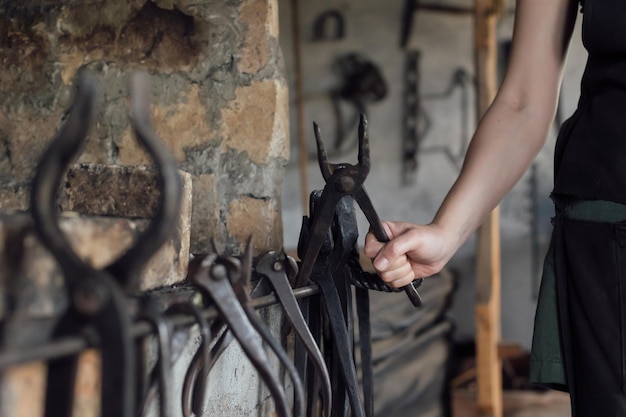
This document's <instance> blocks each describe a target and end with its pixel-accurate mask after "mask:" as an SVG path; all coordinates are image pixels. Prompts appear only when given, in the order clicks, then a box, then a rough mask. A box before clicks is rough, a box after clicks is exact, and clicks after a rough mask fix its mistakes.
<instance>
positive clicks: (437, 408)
mask: <svg viewBox="0 0 626 417" xmlns="http://www.w3.org/2000/svg"><path fill="white" fill-rule="evenodd" d="M514 12H515V0H385V1H383V0H316V1H306V0H222V1H219V0H90V1H86V0H62V1H58V0H22V1H20V2H14V1H10V0H6V1H0V22H1V24H0V62H1V65H0V256H1V259H0V417H9V416H11V417H40V416H41V417H44V416H46V417H57V416H68V417H69V416H74V417H79V416H80V417H91V416H93V417H96V416H103V417H110V416H116V417H117V416H120V417H131V416H167V417H188V416H196V417H200V416H207V417H208V416H210V417H232V416H237V417H238V416H254V417H274V416H276V417H304V416H307V417H318V416H319V417H331V415H332V417H344V416H356V417H374V416H377V417H378V416H380V417H382V416H384V417H401V416H402V417H407V416H415V417H479V416H480V417H523V416H532V417H566V416H569V415H570V405H569V397H568V395H567V394H565V393H562V392H558V391H552V390H546V389H543V388H539V387H536V386H533V385H532V384H530V382H529V380H528V372H529V370H528V367H529V357H530V353H529V352H530V346H531V340H532V330H533V318H534V314H535V305H536V302H537V294H538V289H539V283H540V278H541V268H542V263H543V257H544V254H545V252H546V250H547V245H548V243H549V242H548V241H549V238H550V233H551V230H552V226H551V224H550V218H551V216H552V215H553V208H552V203H551V201H550V199H549V193H550V190H551V186H552V170H553V161H552V150H553V147H554V139H555V137H556V133H557V131H558V128H559V126H560V124H561V123H562V121H563V120H564V119H565V118H567V117H568V116H569V115H570V114H571V113H572V111H573V110H574V108H575V106H576V100H577V98H578V92H579V85H578V83H579V79H580V74H581V73H582V70H583V66H584V63H585V59H586V52H585V50H584V48H583V46H582V44H580V41H579V39H580V36H579V35H577V33H575V34H574V35H573V39H574V40H573V41H572V45H571V46H570V52H569V55H568V57H567V65H566V68H565V72H564V74H563V84H562V89H561V94H560V100H559V107H558V110H557V115H556V119H555V122H554V129H553V130H552V131H551V132H550V136H549V137H548V140H547V141H546V145H545V148H544V149H542V151H541V152H540V153H539V156H538V157H537V158H536V160H535V162H534V163H533V164H532V167H531V169H529V170H528V172H527V173H526V174H525V175H524V176H523V178H522V180H521V181H520V182H519V183H518V184H517V185H516V186H515V188H514V189H513V190H512V191H511V192H510V193H509V194H508V195H507V196H506V198H505V199H504V200H503V201H502V203H501V205H500V206H499V207H498V209H497V210H496V211H494V213H492V215H491V216H490V217H489V219H488V220H487V222H486V223H485V225H484V226H482V228H481V233H478V234H475V236H473V237H472V238H471V239H470V240H469V241H468V242H467V243H466V244H465V245H464V246H463V247H462V248H461V249H460V250H459V252H458V254H457V255H456V256H455V257H454V258H453V259H452V261H451V262H450V263H449V264H448V266H447V267H446V268H445V269H444V270H443V271H442V272H441V273H439V274H437V275H436V276H434V277H430V278H427V279H425V280H424V281H423V282H421V281H415V282H414V283H413V284H412V285H410V286H407V287H406V288H404V289H403V290H399V291H392V290H391V288H389V287H387V286H386V285H384V283H383V282H382V280H380V278H379V277H378V276H377V275H376V274H375V273H374V270H373V268H372V266H371V262H370V261H369V259H367V258H366V257H365V256H363V254H362V252H361V250H362V247H363V237H364V236H365V234H366V233H367V231H368V230H369V229H370V228H371V229H372V230H374V231H375V232H376V230H377V229H378V228H379V227H380V225H379V223H378V222H379V219H378V218H379V217H380V218H381V219H383V220H402V221H410V222H417V223H427V222H429V221H430V220H431V219H432V217H433V216H434V214H435V212H436V210H437V208H438V207H439V204H440V203H441V201H442V199H443V198H444V197H445V194H446V193H447V191H448V189H449V187H450V186H451V185H452V183H453V181H454V180H455V178H456V176H457V175H458V173H459V170H460V167H461V164H462V162H463V156H464V153H465V150H466V148H467V145H468V142H469V141H470V139H471V135H472V132H473V129H474V128H475V126H476V121H477V120H478V118H479V117H480V115H481V114H482V112H484V110H485V109H486V107H487V106H488V104H489V102H490V100H491V99H492V98H493V95H494V93H495V90H496V88H497V85H498V83H499V81H500V79H501V76H502V74H503V72H504V70H505V69H506V64H507V54H508V52H509V47H510V41H511V34H512V27H513V17H514ZM579 20H580V19H579ZM580 30H581V28H580V22H577V24H576V27H575V32H579V31H580ZM314 123H315V126H317V129H318V130H317V131H316V130H315V129H314ZM316 136H319V138H320V139H321V141H322V143H323V145H324V149H323V151H322V150H320V149H319V147H318V146H316ZM364 185H367V187H366V188H367V193H365V192H364V191H365V187H364ZM355 201H356V202H355ZM383 234H384V231H383Z"/></svg>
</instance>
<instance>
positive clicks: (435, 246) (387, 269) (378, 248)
mask: <svg viewBox="0 0 626 417" xmlns="http://www.w3.org/2000/svg"><path fill="white" fill-rule="evenodd" d="M383 226H384V227H385V230H386V231H387V234H388V235H389V239H390V241H389V242H387V243H382V242H379V241H378V240H376V237H374V235H373V234H372V232H370V233H368V234H367V236H366V237H365V248H364V251H365V255H366V256H367V257H369V258H370V259H372V262H373V263H374V268H375V269H376V271H377V272H378V274H379V275H380V277H381V278H382V280H383V281H385V283H387V284H388V285H389V286H391V287H394V288H400V287H403V286H405V285H407V284H410V283H411V282H412V281H413V280H414V279H416V278H425V277H429V276H431V275H434V274H436V273H437V272H439V271H441V269H443V267H444V266H445V265H446V263H447V262H448V261H449V260H450V258H451V257H452V255H453V254H454V252H455V251H456V249H457V244H456V241H457V239H455V238H454V237H453V236H450V235H449V234H448V233H446V232H445V230H444V229H443V228H441V227H440V226H438V225H436V224H429V225H418V224H413V223H400V222H383Z"/></svg>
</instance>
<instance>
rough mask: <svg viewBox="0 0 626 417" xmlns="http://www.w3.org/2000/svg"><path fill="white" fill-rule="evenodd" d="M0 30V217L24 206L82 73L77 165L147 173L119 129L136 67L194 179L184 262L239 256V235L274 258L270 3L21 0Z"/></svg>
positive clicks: (279, 87)
mask: <svg viewBox="0 0 626 417" xmlns="http://www.w3.org/2000/svg"><path fill="white" fill-rule="evenodd" d="M94 9H97V10H98V13H94ZM0 19H1V20H2V22H3V23H2V25H0V60H1V62H2V65H0V208H1V209H2V211H4V212H12V211H21V210H25V209H26V208H27V207H28V188H29V183H30V180H31V178H32V176H33V170H34V167H35V165H36V162H37V159H38V157H39V155H40V153H41V152H42V150H43V149H44V148H45V146H46V144H47V143H48V141H49V140H50V139H51V138H52V136H53V135H54V133H55V132H56V131H57V129H58V128H59V127H60V125H61V123H62V121H63V118H64V115H65V114H66V111H67V110H68V108H69V104H70V101H71V98H72V94H73V89H74V83H75V80H76V78H77V77H76V76H77V74H78V73H80V72H81V71H89V72H90V73H92V74H94V75H95V76H96V77H97V78H98V79H99V80H100V82H101V84H102V93H103V94H102V99H101V104H100V111H99V114H98V116H97V119H98V121H97V124H96V125H95V127H94V128H93V130H92V132H91V133H90V135H89V138H88V143H87V146H86V148H85V150H84V152H83V154H82V156H80V158H79V160H78V162H81V163H90V164H113V165H125V166H142V165H146V164H149V160H148V158H147V155H146V154H145V153H144V152H143V150H142V149H141V148H140V147H139V146H138V145H137V143H136V141H135V139H134V137H133V135H132V132H131V130H130V125H129V122H128V106H127V104H128V92H127V86H126V82H127V75H128V73H129V72H130V71H132V70H135V69H142V70H145V71H147V72H148V73H149V74H150V76H151V89H152V95H153V108H152V114H153V118H154V124H155V127H156V130H157V132H158V134H159V135H160V136H161V138H162V139H163V141H165V142H166V143H167V144H168V145H169V147H170V148H171V150H172V152H173V154H174V155H175V156H176V158H177V159H178V161H179V162H180V167H181V169H183V170H184V171H186V172H189V173H190V174H192V176H193V192H194V195H193V197H194V203H193V213H192V217H193V219H192V231H191V234H192V236H191V251H192V252H193V253H202V252H207V251H209V250H210V240H211V238H215V240H216V241H217V242H219V244H220V246H222V248H221V249H223V250H225V251H228V252H232V253H239V252H240V251H241V249H242V244H243V243H242V242H245V239H246V238H247V237H248V235H252V236H253V239H254V244H255V248H256V249H257V252H260V251H263V250H268V249H277V248H280V247H281V246H282V224H281V217H280V208H281V200H280V191H281V187H282V178H283V173H284V166H285V164H286V163H287V160H288V158H289V146H288V109H287V106H288V102H287V100H288V94H287V87H286V83H285V80H284V76H283V73H282V68H281V65H282V63H281V58H280V57H281V54H280V50H279V47H278V42H277V36H278V10H277V5H276V2H275V1H272V0H239V1H229V2H215V1H210V0H205V1H197V0H194V1H191V0H153V1H150V0H101V1H88V2H87V1H62V2H59V1H50V0H25V1H22V2H4V3H3V4H2V5H0ZM101 186H102V188H103V191H105V190H106V184H101Z"/></svg>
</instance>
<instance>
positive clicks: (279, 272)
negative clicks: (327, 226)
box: [255, 251, 332, 417]
mask: <svg viewBox="0 0 626 417" xmlns="http://www.w3.org/2000/svg"><path fill="white" fill-rule="evenodd" d="M255 269H256V272H257V273H259V274H261V275H262V276H263V277H264V278H265V279H267V280H269V282H270V284H271V286H272V288H273V289H274V293H275V294H276V297H277V298H278V300H279V301H280V305H281V307H282V308H283V311H284V312H285V316H286V317H287V320H289V323H290V324H291V326H292V328H293V329H294V331H295V333H296V334H297V335H298V337H299V338H300V340H301V341H302V344H303V346H304V349H305V350H306V353H307V355H308V356H309V358H310V359H311V361H312V363H313V366H314V368H315V370H316V373H317V378H318V379H319V383H320V386H321V396H322V401H323V407H322V410H323V414H322V415H323V417H330V412H331V402H332V386H331V382H330V376H329V375H328V369H327V367H326V364H325V362H324V357H323V355H322V353H321V351H320V349H319V346H318V345H317V342H316V340H315V338H314V337H313V335H312V334H311V331H310V329H309V326H308V324H307V322H306V320H305V319H304V317H303V315H302V311H301V310H300V307H299V306H298V301H297V300H296V297H295V296H294V294H293V289H292V288H291V279H293V278H294V277H295V276H297V275H298V264H297V263H296V261H295V259H293V258H292V257H291V256H288V255H285V254H284V253H277V252H274V251H269V252H267V253H265V254H264V255H263V256H261V258H259V259H258V260H257V263H256V268H255ZM309 395H310V396H312V395H315V396H316V395H317V393H310V394H309ZM308 400H309V401H312V400H313V399H312V398H308Z"/></svg>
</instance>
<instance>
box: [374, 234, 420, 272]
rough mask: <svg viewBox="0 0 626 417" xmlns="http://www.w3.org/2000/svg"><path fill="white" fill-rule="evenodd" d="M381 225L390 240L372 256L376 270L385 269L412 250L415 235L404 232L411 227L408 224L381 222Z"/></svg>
mask: <svg viewBox="0 0 626 417" xmlns="http://www.w3.org/2000/svg"><path fill="white" fill-rule="evenodd" d="M383 227H384V228H385V229H386V231H387V233H388V235H389V238H390V240H389V242H387V243H385V245H384V246H383V247H382V249H381V250H380V251H379V252H378V254H377V255H376V257H375V258H374V267H375V268H376V269H377V270H378V271H385V270H386V269H387V268H388V267H389V266H390V265H392V264H393V263H394V262H395V261H396V260H397V259H398V258H400V257H401V256H404V255H406V253H407V252H409V251H411V250H413V249H414V246H415V242H414V239H415V236H414V235H413V234H411V233H406V232H407V231H408V230H410V229H411V227H410V225H409V224H406V223H394V222H383Z"/></svg>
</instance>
